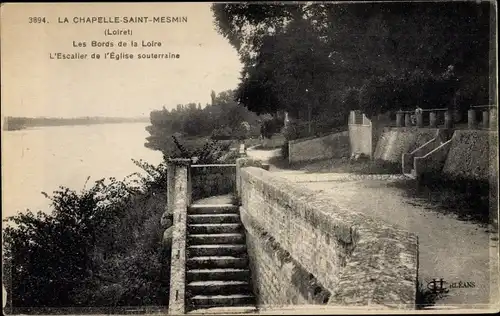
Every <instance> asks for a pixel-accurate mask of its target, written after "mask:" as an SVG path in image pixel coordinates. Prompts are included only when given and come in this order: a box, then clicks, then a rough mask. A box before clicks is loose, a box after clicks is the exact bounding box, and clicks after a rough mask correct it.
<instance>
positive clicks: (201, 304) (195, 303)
mask: <svg viewBox="0 0 500 316" xmlns="http://www.w3.org/2000/svg"><path fill="white" fill-rule="evenodd" d="M254 304H255V297H254V296H253V295H250V294H233V295H195V296H193V297H191V298H189V299H188V305H189V306H190V307H191V308H210V307H219V306H251V305H254Z"/></svg>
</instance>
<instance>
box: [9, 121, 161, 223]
mask: <svg viewBox="0 0 500 316" xmlns="http://www.w3.org/2000/svg"><path fill="white" fill-rule="evenodd" d="M147 125H148V124H147V123H124V124H101V125H88V126H56V127H40V128H33V129H25V130H19V131H4V132H2V218H5V217H7V216H12V215H15V214H16V213H17V212H19V211H23V210H26V209H30V210H33V211H36V210H42V211H45V212H48V211H49V205H50V201H49V200H48V199H47V198H45V197H44V196H43V195H42V194H41V192H42V191H44V192H47V193H48V194H49V195H50V193H52V192H53V191H54V190H56V189H58V187H59V186H61V185H62V186H65V187H68V188H70V189H73V190H76V191H80V190H81V189H83V188H84V185H85V182H86V180H87V177H90V179H89V183H88V184H87V187H89V186H91V185H92V184H93V183H94V182H95V181H97V180H99V179H102V178H108V177H116V178H117V179H119V180H120V179H123V178H124V177H126V176H127V175H130V174H132V173H134V172H141V173H144V172H143V170H142V169H141V168H139V167H137V166H136V165H135V164H134V163H133V162H132V160H131V159H132V158H133V159H137V160H139V159H143V160H145V161H147V162H149V163H152V164H155V165H156V164H158V163H160V162H161V160H162V154H161V153H160V152H159V151H153V150H150V149H148V148H146V147H144V143H145V142H146V137H147V136H149V133H148V132H147V131H146V130H145V127H146V126H147Z"/></svg>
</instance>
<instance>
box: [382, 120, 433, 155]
mask: <svg viewBox="0 0 500 316" xmlns="http://www.w3.org/2000/svg"><path fill="white" fill-rule="evenodd" d="M437 131H438V129H436V128H417V127H398V128H384V129H383V130H382V132H381V134H380V137H378V141H377V146H376V149H375V155H374V158H375V159H381V160H386V161H392V162H401V159H402V155H403V153H409V152H412V151H413V150H415V149H416V148H418V147H420V146H422V145H423V144H425V143H426V142H428V141H430V140H431V139H433V138H434V137H435V136H436V133H437Z"/></svg>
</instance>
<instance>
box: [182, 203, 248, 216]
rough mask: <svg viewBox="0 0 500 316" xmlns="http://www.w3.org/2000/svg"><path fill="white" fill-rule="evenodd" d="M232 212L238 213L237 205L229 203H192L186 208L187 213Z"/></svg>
mask: <svg viewBox="0 0 500 316" xmlns="http://www.w3.org/2000/svg"><path fill="white" fill-rule="evenodd" d="M227 213H234V214H239V213H240V211H239V207H238V206H237V205H231V204H221V205H203V204H198V205H196V204H194V205H191V206H190V207H189V208H188V214H189V215H191V214H227Z"/></svg>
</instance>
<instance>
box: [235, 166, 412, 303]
mask: <svg viewBox="0 0 500 316" xmlns="http://www.w3.org/2000/svg"><path fill="white" fill-rule="evenodd" d="M237 177H238V178H239V182H240V183H239V187H240V188H239V192H240V198H241V219H242V222H243V225H244V226H245V229H246V234H247V235H246V236H247V245H248V251H249V257H250V259H251V268H252V271H251V272H252V279H253V284H254V287H255V293H256V294H257V300H258V304H259V305H261V306H262V305H264V306H265V305H273V306H280V305H290V304H331V305H364V306H366V305H379V306H383V307H399V308H408V309H413V308H414V307H415V298H416V282H417V270H418V240H417V237H416V236H415V235H414V234H412V233H410V232H407V231H404V230H402V229H399V228H398V227H395V226H391V225H388V224H386V223H385V222H382V221H380V220H377V219H373V218H369V217H366V216H364V215H363V214H360V213H357V212H355V211H352V210H347V209H342V208H340V207H337V206H336V204H335V201H334V200H332V199H331V198H326V197H322V198H319V197H317V196H316V194H315V193H314V192H313V191H311V190H309V189H308V188H306V187H303V186H300V184H295V183H292V182H290V181H288V180H286V179H283V178H282V177H280V176H279V175H276V174H274V173H271V172H268V171H266V170H263V169H259V168H255V167H244V168H239V169H238V171H237Z"/></svg>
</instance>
